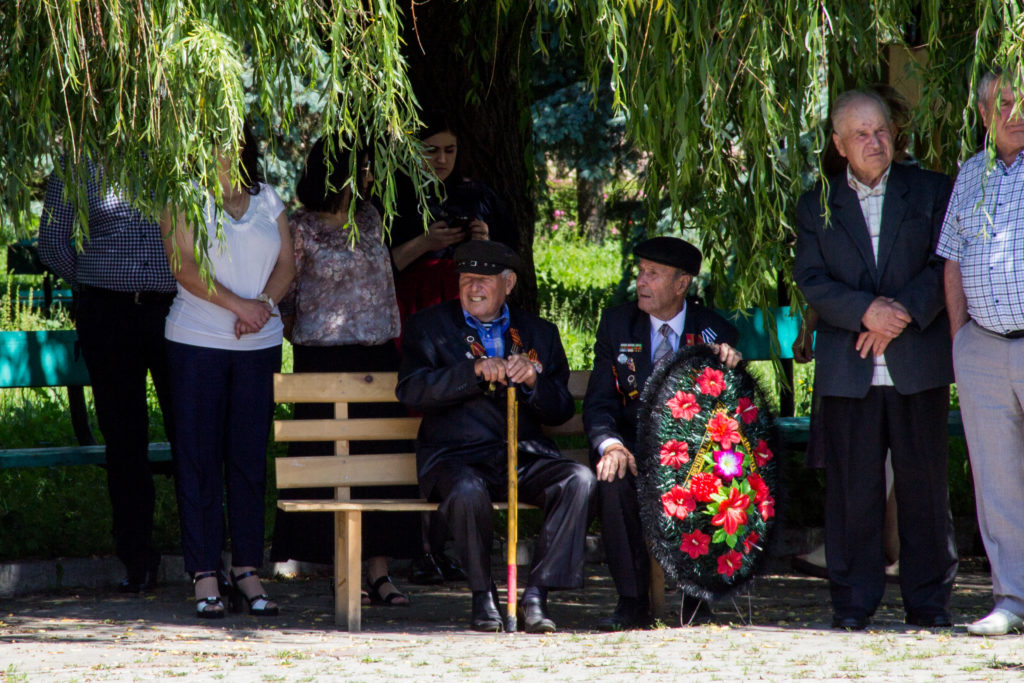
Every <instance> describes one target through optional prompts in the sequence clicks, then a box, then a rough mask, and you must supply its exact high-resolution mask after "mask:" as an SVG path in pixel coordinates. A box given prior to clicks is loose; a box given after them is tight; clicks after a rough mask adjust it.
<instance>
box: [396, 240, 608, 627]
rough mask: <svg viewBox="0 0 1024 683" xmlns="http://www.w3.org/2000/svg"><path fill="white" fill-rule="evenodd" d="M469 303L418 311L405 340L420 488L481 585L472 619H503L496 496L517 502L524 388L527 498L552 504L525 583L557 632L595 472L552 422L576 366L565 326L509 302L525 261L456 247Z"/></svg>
mask: <svg viewBox="0 0 1024 683" xmlns="http://www.w3.org/2000/svg"><path fill="white" fill-rule="evenodd" d="M455 266H456V270H457V271H458V272H459V274H460V275H459V300H458V301H449V302H445V303H442V304H439V305H437V306H433V307H431V308H428V309H426V310H424V311H421V312H419V313H416V314H415V315H413V316H412V317H410V318H409V319H408V320H407V322H406V326H405V334H404V336H403V337H402V355H403V357H402V366H401V370H400V371H399V373H398V388H397V391H396V393H397V395H398V399H399V400H400V401H401V402H402V403H404V404H406V405H407V406H409V407H410V408H413V409H414V410H417V411H420V412H422V413H423V422H422V423H421V425H420V430H419V435H418V438H417V442H416V466H417V470H418V474H419V482H420V489H421V490H422V492H423V495H424V496H426V497H427V498H429V499H431V500H437V501H440V503H441V505H440V507H439V508H438V511H439V512H440V513H441V516H442V517H443V518H444V520H445V523H446V526H447V527H448V528H449V529H451V531H452V535H453V536H454V538H455V549H456V552H457V553H458V555H459V559H461V561H462V566H463V567H464V568H465V569H466V572H467V574H468V576H469V578H468V581H469V587H470V589H471V590H472V591H473V616H472V627H473V628H474V629H475V630H478V631H497V630H499V629H500V628H501V626H502V620H501V615H500V613H499V612H498V607H497V602H498V601H497V591H496V589H495V587H494V583H493V581H492V580H491V560H490V558H491V541H492V537H493V528H492V521H491V501H492V500H506V497H507V494H508V491H507V482H508V479H507V476H506V473H507V467H506V463H507V460H506V442H507V421H506V386H507V385H508V384H509V383H513V384H515V386H516V387H517V391H518V395H519V499H520V500H521V501H523V502H525V503H531V504H533V505H537V506H540V507H542V508H543V509H544V522H543V524H542V525H541V530H540V534H539V536H538V537H537V543H536V546H535V549H534V557H533V564H532V566H531V568H530V573H529V577H528V579H527V587H526V590H525V591H524V592H523V599H522V601H521V603H520V605H521V607H522V623H523V626H524V627H525V630H526V631H527V632H531V633H547V632H550V631H553V630H554V629H555V624H554V622H553V621H552V620H551V618H550V617H549V616H548V613H547V590H548V589H555V588H578V587H580V586H582V585H583V561H584V555H585V553H584V549H585V542H586V533H587V521H588V519H589V509H590V504H591V499H592V498H593V494H594V488H595V482H594V475H593V473H592V472H591V471H590V469H589V468H587V467H586V466H585V465H581V464H580V463H577V462H575V461H573V460H569V459H568V458H564V457H562V456H561V455H560V454H559V452H558V448H557V447H556V446H555V444H554V443H553V442H552V441H551V440H550V439H548V438H547V437H545V436H544V433H543V431H542V425H559V424H562V423H563V422H565V421H566V420H568V419H569V418H570V417H572V415H573V412H574V405H573V400H572V396H571V395H570V394H569V386H568V381H569V365H568V362H567V361H566V358H565V351H564V349H563V348H562V342H561V339H560V338H559V335H558V329H557V328H556V327H555V326H554V325H552V324H551V323H549V322H547V321H545V320H541V319H540V318H538V317H537V316H535V315H532V314H529V313H526V312H524V311H520V310H517V309H515V308H513V307H510V306H508V305H507V304H506V303H505V298H506V296H508V294H509V293H510V292H511V291H512V288H513V287H514V286H515V283H516V275H515V272H514V270H515V269H516V268H518V267H519V258H518V256H516V254H515V252H513V251H512V250H511V249H510V248H509V247H507V246H505V245H503V244H501V243H499V242H491V241H485V240H473V241H470V242H467V243H465V244H463V245H462V246H460V247H459V248H458V249H457V250H456V252H455Z"/></svg>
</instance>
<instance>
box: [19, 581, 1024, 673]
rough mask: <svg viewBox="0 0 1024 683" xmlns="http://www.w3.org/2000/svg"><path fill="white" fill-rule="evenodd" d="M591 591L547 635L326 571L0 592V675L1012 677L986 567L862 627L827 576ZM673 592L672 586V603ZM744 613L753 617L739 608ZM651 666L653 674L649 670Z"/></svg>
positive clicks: (603, 585)
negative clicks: (849, 621) (942, 599)
mask: <svg viewBox="0 0 1024 683" xmlns="http://www.w3.org/2000/svg"><path fill="white" fill-rule="evenodd" d="M588 569H589V571H590V572H591V574H592V575H591V576H590V577H588V587H587V590H586V591H573V592H565V593H557V594H553V598H552V616H553V617H554V619H555V620H556V621H557V622H558V624H559V627H560V631H559V632H558V633H556V634H553V635H549V636H531V635H526V634H521V633H520V634H515V635H506V634H496V635H494V634H476V633H472V632H469V631H467V630H465V623H466V621H467V619H468V612H469V594H468V593H467V592H466V590H465V589H464V588H459V587H443V588H440V589H427V588H422V587H411V588H410V590H409V592H410V594H411V597H412V600H413V606H412V607H409V608H386V607H370V608H367V609H366V610H364V619H363V628H364V632H363V633H361V634H354V635H350V634H348V633H346V632H344V631H340V630H338V629H336V628H335V626H334V624H333V616H332V608H331V595H330V589H329V585H328V581H327V580H326V579H307V580H281V581H275V582H267V587H268V589H269V591H270V592H271V593H272V594H273V595H274V596H275V597H277V598H278V599H279V600H280V602H281V605H282V615H281V616H280V617H278V618H277V619H262V620H260V619H256V618H254V617H250V616H248V615H230V616H229V617H228V618H227V619H225V620H223V621H221V622H201V621H200V620H198V619H196V618H194V616H193V613H192V610H193V604H192V601H191V600H190V599H189V587H188V586H186V585H185V584H181V583H177V584H169V585H165V586H162V587H161V588H159V589H158V590H157V591H155V592H154V593H151V594H149V595H145V596H121V595H116V594H115V595H111V593H110V592H109V591H108V590H105V589H96V588H90V589H81V590H78V591H74V592H72V591H66V592H59V593H49V594H36V595H30V596H24V597H16V598H9V599H4V600H2V602H0V681H4V682H7V681H10V682H14V681H19V682H21V681H133V680H136V681H154V680H163V679H168V678H182V679H183V680H189V681H193V680H195V681H214V680H219V681H245V682H251V681H335V680H337V681H374V680H387V681H393V680H402V679H408V680H416V681H418V680H483V681H490V680H527V681H533V680H536V679H548V680H595V679H600V680H613V681H619V680H621V681H624V680H629V681H635V680H636V679H637V678H638V677H647V676H650V677H651V679H652V680H676V679H680V678H682V677H684V676H690V675H692V674H697V675H700V676H701V679H700V680H707V681H713V680H722V681H746V680H779V681H781V680H794V679H807V680H815V681H826V680H847V679H860V680H868V681H893V680H913V681H918V680H919V681H931V680H933V679H943V680H958V681H959V680H965V681H985V680H1019V679H1020V678H1021V676H1022V674H1024V663H1022V662H1024V638H1022V637H1020V636H1010V637H1004V638H994V639H982V638H972V637H968V636H967V635H966V631H965V630H964V627H963V624H964V623H966V622H968V621H970V620H972V619H974V618H977V617H978V616H980V615H982V614H984V613H985V612H987V610H988V609H989V607H990V605H991V595H990V591H991V585H990V582H989V577H988V575H987V574H986V573H984V571H982V568H981V567H979V566H977V563H975V565H974V566H973V567H972V566H970V565H968V566H965V567H964V570H963V571H962V572H961V575H960V577H959V579H958V584H957V589H956V593H955V597H954V602H953V607H954V611H955V620H956V622H957V626H956V627H955V628H953V629H944V630H937V631H922V630H918V629H914V628H910V627H906V626H904V625H903V613H902V609H901V607H900V602H899V592H898V589H897V588H896V587H895V586H890V588H889V592H888V594H887V595H886V600H885V603H884V605H883V607H882V609H881V610H880V611H879V613H878V614H877V615H876V616H875V619H874V621H873V623H872V626H871V628H870V630H869V631H868V632H865V633H839V632H835V631H832V630H830V629H829V628H828V621H829V617H830V610H829V606H828V590H827V584H826V582H825V581H823V580H821V579H813V578H806V577H801V576H796V575H787V574H775V575H769V576H765V577H762V578H760V579H758V581H757V582H756V585H754V586H753V590H752V594H751V596H750V597H749V599H748V598H747V597H743V598H738V599H737V600H736V604H735V605H733V604H720V605H716V607H715V611H716V616H715V623H714V624H711V625H706V626H699V627H686V628H680V627H678V626H676V627H672V624H673V623H674V624H678V619H674V620H673V619H672V618H671V617H666V618H665V621H666V622H667V623H668V625H666V626H663V627H660V628H655V629H652V630H649V631H633V632H628V633H621V634H604V633H598V632H595V631H593V630H591V627H592V625H593V624H594V622H595V621H596V620H597V618H599V617H600V616H601V615H603V614H605V613H606V612H607V611H608V610H610V608H611V606H612V605H613V604H614V591H613V589H612V587H611V582H610V580H609V579H608V577H607V574H606V573H605V571H604V569H603V568H602V567H600V566H592V565H588ZM673 602H676V600H675V599H674V598H673V597H671V596H670V597H669V603H670V604H672V603H673ZM748 613H749V615H750V616H751V617H752V624H753V625H746V624H745V623H744V622H745V621H746V620H747V617H748ZM655 677H657V678H656V679H655Z"/></svg>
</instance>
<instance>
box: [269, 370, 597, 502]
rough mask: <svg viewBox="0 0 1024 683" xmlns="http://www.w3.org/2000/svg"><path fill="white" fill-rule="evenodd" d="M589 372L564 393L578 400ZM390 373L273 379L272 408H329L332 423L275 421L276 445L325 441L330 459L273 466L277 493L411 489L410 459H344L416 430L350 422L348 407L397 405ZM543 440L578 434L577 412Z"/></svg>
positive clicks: (577, 452) (579, 452)
mask: <svg viewBox="0 0 1024 683" xmlns="http://www.w3.org/2000/svg"><path fill="white" fill-rule="evenodd" d="M589 377H590V373H589V372H573V373H570V377H569V391H570V393H571V394H572V396H573V398H575V399H577V400H582V398H583V394H584V393H585V392H586V388H587V380H588V379H589ZM396 383H397V374H396V373H394V372H342V373H298V374H277V375H275V376H274V400H275V401H276V402H278V403H333V404H334V418H333V419H320V420H276V421H275V422H274V439H275V440H276V441H330V442H333V443H334V454H333V455H328V454H324V455H318V456H301V457H287V458H285V457H282V458H278V459H277V462H276V470H277V486H278V488H282V489H291V488H316V487H332V488H334V489H335V499H336V500H348V496H349V490H348V489H349V487H351V486H385V485H416V483H417V479H416V454H415V453H387V454H383V455H349V442H350V441H393V440H413V439H415V438H416V432H417V430H418V429H419V425H420V418H418V417H380V418H362V419H352V418H349V417H348V406H349V404H351V403H392V402H394V403H397V402H398V401H397V399H396V398H395V385H396ZM546 431H547V433H548V435H549V436H552V437H559V436H574V435H582V434H583V418H582V417H581V416H580V415H579V414H578V413H577V414H576V415H574V416H573V417H572V419H571V420H569V421H568V422H566V423H565V424H563V425H561V426H559V427H552V428H549V429H547V430H546ZM563 453H565V454H566V455H568V456H570V457H574V458H577V459H583V460H585V459H586V457H587V456H586V448H580V449H565V450H563Z"/></svg>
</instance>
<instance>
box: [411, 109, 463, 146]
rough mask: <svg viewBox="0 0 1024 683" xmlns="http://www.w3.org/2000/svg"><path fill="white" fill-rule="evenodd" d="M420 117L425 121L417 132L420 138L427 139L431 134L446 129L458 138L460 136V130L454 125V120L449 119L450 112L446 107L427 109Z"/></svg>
mask: <svg viewBox="0 0 1024 683" xmlns="http://www.w3.org/2000/svg"><path fill="white" fill-rule="evenodd" d="M420 118H421V119H422V121H423V127H422V128H420V130H419V133H418V134H417V135H418V136H419V139H420V140H426V139H427V138H429V137H430V136H431V135H437V134H438V133H443V132H445V131H448V132H449V133H451V134H452V135H454V136H455V137H456V138H458V137H459V131H458V130H456V129H455V127H454V126H452V122H451V121H450V120H449V119H448V113H447V112H446V111H445V110H444V109H427V110H425V111H424V112H423V115H422V116H421V117H420Z"/></svg>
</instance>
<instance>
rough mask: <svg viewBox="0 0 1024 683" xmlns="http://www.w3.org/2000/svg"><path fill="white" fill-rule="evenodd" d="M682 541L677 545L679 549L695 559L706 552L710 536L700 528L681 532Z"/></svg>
mask: <svg viewBox="0 0 1024 683" xmlns="http://www.w3.org/2000/svg"><path fill="white" fill-rule="evenodd" d="M682 541H683V542H682V543H681V544H680V545H679V549H680V550H681V551H683V552H684V553H686V554H687V555H689V556H690V557H691V558H692V559H694V560H696V559H697V558H698V557H700V556H701V555H707V554H708V547H709V546H710V544H711V537H710V536H708V535H707V534H706V533H704V532H703V531H701V530H700V529H696V530H695V531H693V532H692V533H689V534H683V537H682Z"/></svg>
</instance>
